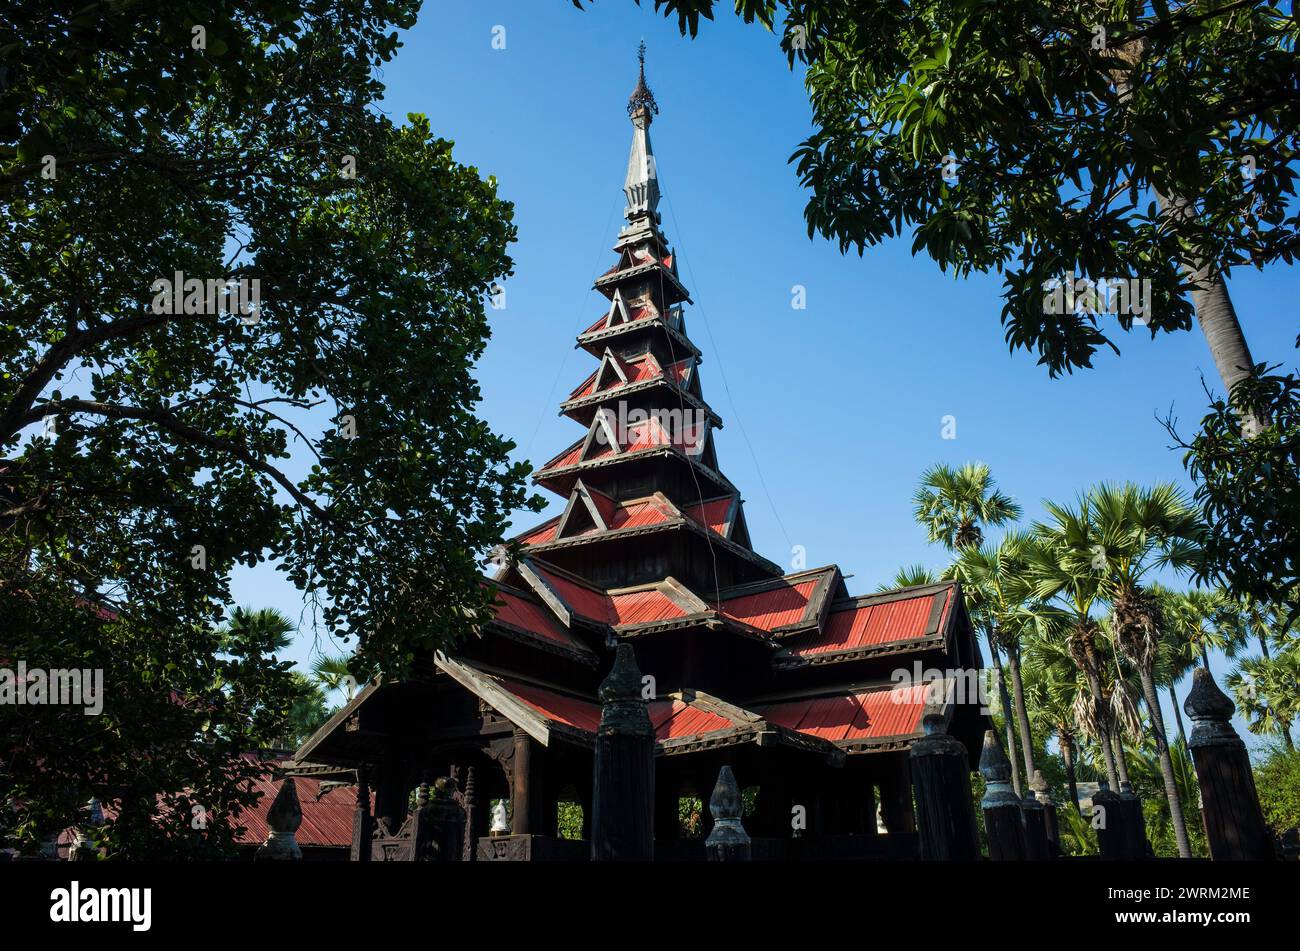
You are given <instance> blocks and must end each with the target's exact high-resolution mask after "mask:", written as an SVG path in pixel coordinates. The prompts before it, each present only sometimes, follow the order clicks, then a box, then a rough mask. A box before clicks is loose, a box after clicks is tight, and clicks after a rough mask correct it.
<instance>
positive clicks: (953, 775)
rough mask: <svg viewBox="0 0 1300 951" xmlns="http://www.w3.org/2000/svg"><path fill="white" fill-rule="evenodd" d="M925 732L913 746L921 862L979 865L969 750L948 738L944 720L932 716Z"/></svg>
mask: <svg viewBox="0 0 1300 951" xmlns="http://www.w3.org/2000/svg"><path fill="white" fill-rule="evenodd" d="M924 726H925V736H923V737H922V738H921V739H919V740H917V741H916V742H915V743H913V744H912V752H911V754H910V756H911V760H912V789H913V791H914V792H915V794H916V825H917V831H918V832H919V833H920V838H921V858H923V859H929V860H933V861H951V860H961V861H965V860H972V859H977V858H979V857H980V844H979V830H978V827H977V826H976V824H975V807H974V805H973V804H972V802H971V791H970V772H969V766H968V765H967V755H966V747H965V746H963V745H962V744H961V742H960V741H959V740H958V739H957V738H956V737H952V736H949V735H948V734H947V731H946V727H945V725H944V717H943V715H942V714H937V713H931V714H928V715H927V716H926V717H925V721H924Z"/></svg>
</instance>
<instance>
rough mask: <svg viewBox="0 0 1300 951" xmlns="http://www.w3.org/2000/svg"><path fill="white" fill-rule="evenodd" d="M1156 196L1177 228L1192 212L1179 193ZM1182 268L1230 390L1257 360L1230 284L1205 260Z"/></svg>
mask: <svg viewBox="0 0 1300 951" xmlns="http://www.w3.org/2000/svg"><path fill="white" fill-rule="evenodd" d="M1156 199H1157V200H1158V201H1159V202H1160V208H1161V210H1162V211H1163V212H1164V213H1165V214H1166V216H1167V217H1169V218H1171V219H1172V220H1173V222H1174V229H1175V230H1178V228H1179V224H1180V223H1181V222H1182V221H1185V220H1186V219H1188V218H1189V217H1190V216H1191V214H1192V212H1191V209H1190V208H1189V207H1188V205H1187V202H1186V201H1185V200H1184V199H1183V198H1181V197H1180V196H1178V195H1174V196H1171V197H1170V199H1168V200H1166V199H1165V197H1164V196H1163V195H1161V194H1160V193H1159V192H1157V193H1156ZM1183 270H1184V271H1185V272H1186V274H1187V276H1188V278H1190V279H1191V281H1192V284H1193V289H1192V306H1193V307H1195V309H1196V322H1197V323H1198V324H1200V327H1201V333H1203V334H1204V335H1205V342H1206V343H1207V344H1209V346H1210V356H1212V357H1213V358H1214V366H1215V368H1216V369H1217V370H1218V371H1219V378H1220V379H1222V380H1223V385H1224V386H1225V387H1226V388H1227V390H1228V392H1229V393H1231V392H1232V388H1233V387H1234V386H1235V385H1236V384H1238V383H1240V382H1241V381H1242V380H1245V379H1247V378H1249V377H1250V376H1251V375H1252V373H1253V370H1254V366H1255V361H1254V359H1252V357H1251V355H1250V347H1248V346H1247V345H1246V335H1245V334H1243V333H1242V331H1241V322H1240V321H1239V320H1238V319H1237V310H1236V308H1235V307H1233V306H1232V298H1231V297H1229V296H1228V285H1227V284H1225V283H1224V281H1223V275H1222V274H1220V273H1219V272H1218V271H1216V270H1212V269H1211V268H1210V266H1209V265H1208V264H1206V263H1204V262H1200V261H1184V262H1183ZM1242 424H1243V426H1244V427H1246V428H1247V432H1250V431H1253V428H1254V425H1255V421H1254V419H1253V417H1247V418H1245V419H1243V420H1242Z"/></svg>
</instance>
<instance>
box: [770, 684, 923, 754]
mask: <svg viewBox="0 0 1300 951" xmlns="http://www.w3.org/2000/svg"><path fill="white" fill-rule="evenodd" d="M927 687H928V685H927V684H925V683H916V684H906V685H901V686H897V687H892V688H886V689H878V690H862V691H855V692H852V693H847V694H839V695H835V696H830V697H814V698H811V699H804V700H789V701H786V702H783V703H775V704H772V705H771V706H768V707H760V708H758V709H757V710H756V711H755V712H757V713H758V714H760V715H761V716H763V717H764V718H766V719H767V720H769V721H770V722H772V723H775V724H777V725H779V726H784V727H789V728H790V729H792V730H798V731H799V732H800V733H807V734H810V735H811V736H817V737H821V738H822V739H825V740H831V741H832V742H833V741H836V740H867V739H870V740H883V739H888V738H890V737H904V736H911V735H913V734H915V733H919V732H920V731H921V718H922V717H923V716H924V714H925V706H926V694H927Z"/></svg>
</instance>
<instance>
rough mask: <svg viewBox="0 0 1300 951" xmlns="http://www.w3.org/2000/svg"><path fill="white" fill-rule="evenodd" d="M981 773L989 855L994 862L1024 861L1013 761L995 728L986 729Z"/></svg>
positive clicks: (982, 806) (1022, 828) (1022, 830)
mask: <svg viewBox="0 0 1300 951" xmlns="http://www.w3.org/2000/svg"><path fill="white" fill-rule="evenodd" d="M980 775H982V776H983V777H984V782H985V789H984V798H983V799H982V800H980V809H981V810H982V811H983V813H984V831H985V833H986V834H987V835H988V840H989V858H991V859H992V860H993V861H995V862H1017V861H1022V860H1023V859H1024V858H1025V840H1024V820H1023V819H1022V818H1021V802H1020V797H1019V796H1017V795H1016V791H1015V790H1014V789H1013V788H1012V786H1011V763H1010V761H1009V760H1008V759H1007V754H1006V753H1004V752H1003V751H1002V747H1001V745H999V743H998V738H997V736H995V735H994V733H993V731H992V730H985V731H984V750H983V752H982V753H981V754H980Z"/></svg>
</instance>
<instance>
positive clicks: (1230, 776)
mask: <svg viewBox="0 0 1300 951" xmlns="http://www.w3.org/2000/svg"><path fill="white" fill-rule="evenodd" d="M1234 709H1235V707H1234V706H1233V703H1232V701H1231V700H1229V699H1228V697H1227V695H1226V694H1224V692H1223V691H1222V690H1220V689H1219V686H1218V684H1216V683H1215V682H1214V678H1213V677H1211V676H1210V672H1209V671H1208V670H1205V669H1203V668H1200V667H1198V668H1197V669H1196V672H1195V673H1194V674H1192V690H1191V692H1190V693H1189V694H1188V695H1187V699H1186V701H1184V703H1183V710H1184V712H1186V714H1187V715H1188V716H1189V717H1191V719H1192V737H1191V739H1190V740H1188V741H1187V745H1188V747H1189V748H1190V749H1191V751H1192V760H1193V761H1194V762H1195V764H1196V778H1197V780H1198V781H1199V782H1200V786H1201V802H1202V809H1201V812H1202V815H1203V816H1204V817H1205V838H1206V840H1207V841H1208V842H1209V846H1210V858H1211V859H1213V860H1214V861H1216V862H1224V861H1254V862H1267V861H1272V860H1273V859H1275V858H1277V852H1276V849H1275V847H1274V844H1273V837H1272V834H1271V833H1270V832H1269V829H1268V825H1267V824H1266V823H1265V822H1264V814H1263V812H1262V811H1261V810H1260V808H1259V794H1258V793H1257V792H1256V791H1255V775H1254V773H1253V772H1251V768H1250V757H1249V756H1248V755H1247V753H1246V744H1245V743H1243V742H1242V741H1241V737H1239V736H1238V735H1237V731H1236V730H1234V729H1233V728H1232V722H1231V721H1232V714H1233V711H1234Z"/></svg>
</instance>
